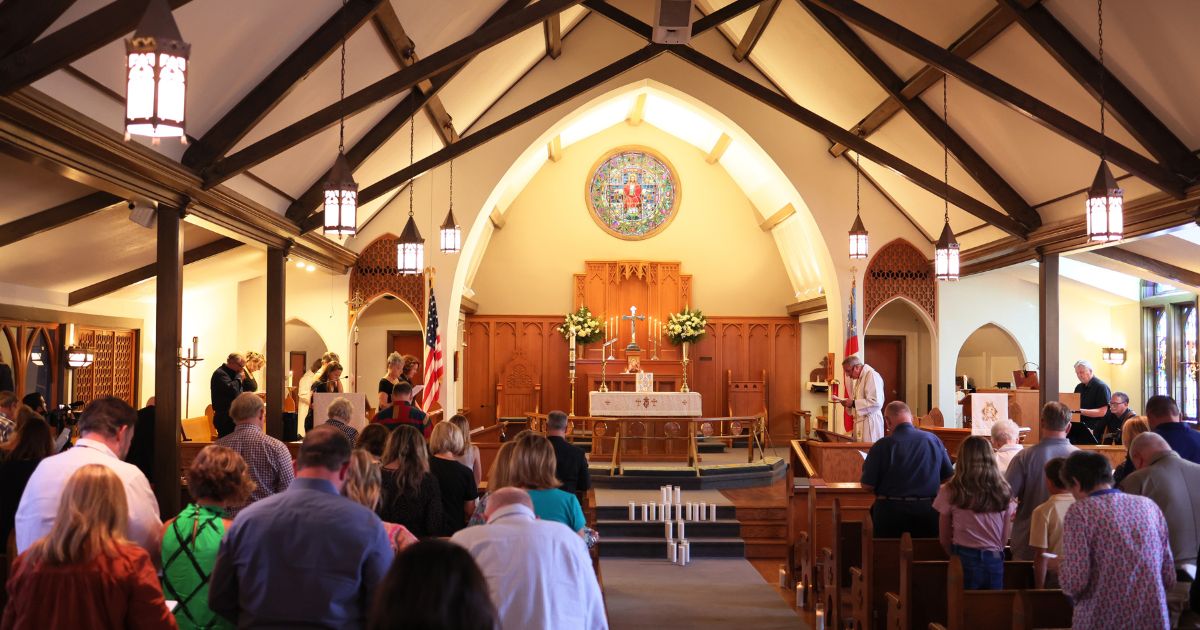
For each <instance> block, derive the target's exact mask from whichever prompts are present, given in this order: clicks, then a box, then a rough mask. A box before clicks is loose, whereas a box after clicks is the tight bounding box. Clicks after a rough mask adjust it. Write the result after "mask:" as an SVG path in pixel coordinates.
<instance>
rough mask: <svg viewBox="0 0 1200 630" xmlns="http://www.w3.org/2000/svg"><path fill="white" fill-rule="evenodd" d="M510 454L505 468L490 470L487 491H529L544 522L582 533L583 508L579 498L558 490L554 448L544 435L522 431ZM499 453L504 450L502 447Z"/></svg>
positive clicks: (584, 524) (584, 522) (536, 512)
mask: <svg viewBox="0 0 1200 630" xmlns="http://www.w3.org/2000/svg"><path fill="white" fill-rule="evenodd" d="M509 445H511V452H510V453H509V454H508V457H506V458H505V460H504V465H503V466H501V465H499V463H500V459H499V458H497V464H498V465H497V466H496V467H495V468H494V469H493V472H492V474H491V476H490V477H489V478H488V489H489V490H496V489H499V488H507V487H510V486H511V487H514V488H521V489H524V490H526V491H527V492H529V498H530V499H533V511H534V513H535V514H537V517H538V518H540V519H542V520H544V521H558V522H559V523H562V524H564V525H566V526H567V527H570V528H571V531H574V532H581V533H582V532H583V531H584V529H585V528H586V527H587V521H586V520H585V519H584V516H583V507H582V506H580V505H579V499H578V498H576V497H575V495H573V494H571V493H570V492H565V491H563V490H559V489H558V486H560V485H562V483H560V482H559V481H558V478H557V477H555V463H556V461H557V459H556V458H555V456H554V446H553V445H551V444H550V440H548V439H546V437H545V436H543V435H538V434H537V433H534V432H532V431H522V432H520V433H518V434H517V436H516V438H514V439H513V440H512V441H511V442H508V443H506V444H505V446H509ZM500 450H501V452H503V451H504V447H501V449H500Z"/></svg>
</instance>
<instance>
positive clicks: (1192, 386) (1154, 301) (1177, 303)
mask: <svg viewBox="0 0 1200 630" xmlns="http://www.w3.org/2000/svg"><path fill="white" fill-rule="evenodd" d="M1142 307H1143V308H1142V322H1143V326H1144V331H1145V332H1144V335H1145V336H1144V343H1143V345H1142V347H1143V348H1144V349H1145V351H1144V365H1145V366H1146V367H1145V394H1146V397H1150V396H1153V395H1157V394H1161V395H1166V396H1171V397H1172V398H1174V399H1175V400H1176V402H1178V403H1179V410H1180V412H1181V413H1182V415H1183V417H1184V419H1185V420H1191V421H1195V420H1196V419H1197V418H1200V382H1198V381H1197V378H1198V377H1200V365H1198V362H1197V342H1198V340H1200V316H1198V315H1197V306H1196V296H1195V295H1194V294H1191V293H1186V292H1183V291H1180V290H1178V289H1174V288H1171V287H1168V286H1166V285H1161V284H1155V283H1152V282H1146V283H1143V286H1142Z"/></svg>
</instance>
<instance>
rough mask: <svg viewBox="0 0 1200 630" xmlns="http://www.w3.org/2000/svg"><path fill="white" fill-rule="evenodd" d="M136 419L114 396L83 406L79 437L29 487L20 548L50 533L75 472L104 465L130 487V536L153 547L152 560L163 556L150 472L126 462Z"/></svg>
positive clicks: (20, 516) (20, 511) (21, 508)
mask: <svg viewBox="0 0 1200 630" xmlns="http://www.w3.org/2000/svg"><path fill="white" fill-rule="evenodd" d="M136 423H137V411H135V410H134V409H133V407H130V406H129V404H128V403H126V402H125V401H123V400H121V399H120V398H117V397H115V396H105V397H104V398H98V399H96V400H93V401H92V402H90V403H88V405H87V406H86V407H84V408H83V413H82V414H81V415H80V416H79V441H78V442H76V443H75V446H74V447H73V448H71V449H68V450H67V451H65V452H63V453H60V454H58V455H54V456H52V457H47V458H46V459H43V460H42V463H40V464H38V467H37V469H36V470H34V471H33V476H31V477H30V478H29V484H28V485H27V486H25V493H24V494H22V495H21V503H20V504H19V505H18V506H17V515H16V522H15V524H14V529H15V530H16V535H17V551H18V552H23V551H25V550H26V549H28V548H29V546H30V545H32V544H33V543H34V542H35V541H36V540H37V539H39V538H41V537H42V536H45V535H46V534H48V533H50V526H51V525H53V523H54V517H55V516H56V515H57V513H58V503H59V498H60V497H62V492H63V488H64V487H65V486H66V484H67V479H69V478H70V477H71V474H72V473H74V472H75V471H76V470H78V469H80V468H82V467H83V466H85V465H87V464H100V465H102V466H107V467H108V468H110V469H112V471H113V472H114V473H116V474H117V477H120V479H121V481H122V482H123V483H124V485H125V499H126V501H127V502H128V503H129V529H128V532H127V536H128V538H129V540H130V541H131V542H133V543H136V544H138V545H141V546H142V547H144V548H145V549H146V550H147V551H149V552H150V557H151V558H157V557H158V549H159V544H160V540H161V538H162V519H161V518H160V517H159V514H158V501H157V500H156V499H155V498H154V492H153V491H151V490H150V482H149V481H147V480H146V475H144V474H142V471H141V470H139V469H138V467H137V466H134V465H133V464H128V463H126V462H123V461H121V458H122V457H124V456H125V453H127V452H128V451H129V442H130V440H132V439H133V426H134V424H136Z"/></svg>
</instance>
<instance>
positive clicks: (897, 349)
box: [866, 335, 911, 405]
mask: <svg viewBox="0 0 1200 630" xmlns="http://www.w3.org/2000/svg"><path fill="white" fill-rule="evenodd" d="M905 341H906V340H905V338H904V337H900V336H893V335H867V341H866V362H867V365H870V366H871V367H873V368H875V371H876V372H878V373H879V376H880V377H882V378H883V391H884V392H885V399H884V401H883V402H884V404H885V405H886V404H887V403H889V402H891V401H893V400H901V401H904V402H909V401H908V400H905V398H906V397H907V394H906V392H907V391H908V390H907V388H906V387H905V371H904V364H905V362H904V359H905V356H904V355H905V347H904V344H905ZM910 405H911V403H910Z"/></svg>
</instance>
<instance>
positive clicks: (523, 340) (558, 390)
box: [463, 279, 801, 438]
mask: <svg viewBox="0 0 1200 630" xmlns="http://www.w3.org/2000/svg"><path fill="white" fill-rule="evenodd" d="M580 282H581V285H582V284H583V282H582V279H581V280H580ZM593 310H595V309H593ZM561 322H562V316H561V315H468V316H467V317H466V332H465V334H464V339H465V341H466V348H465V349H464V350H463V353H464V361H465V362H464V368H465V369H464V371H463V390H464V393H463V405H464V407H465V408H466V409H469V410H470V416H469V417H470V418H471V423H472V426H488V425H490V424H492V423H493V422H495V420H496V383H497V379H498V378H499V375H500V372H501V371H502V370H503V369H504V367H505V366H506V365H507V364H508V363H509V362H510V361H512V360H513V357H514V356H516V355H517V353H521V354H522V355H523V356H524V357H525V359H526V360H528V361H530V362H531V363H532V364H533V366H534V371H535V372H536V373H537V374H538V378H539V381H540V384H541V386H542V399H541V400H542V402H541V409H542V411H543V412H545V411H549V410H552V409H563V410H566V409H567V407H568V405H569V400H568V394H569V391H568V390H569V388H568V379H567V343H566V341H564V340H563V338H562V336H561V335H559V334H558V331H556V330H555V328H556V327H557V326H558V325H559V324H560V323H561ZM626 326H628V324H626ZM626 330H628V328H626ZM708 331H709V332H708V335H706V336H705V337H704V338H703V339H702V340H700V342H699V343H696V344H693V346H692V347H691V349H690V350H689V351H688V356H689V358H690V363H689V366H688V385H689V387H690V388H691V389H692V391H696V392H699V393H700V395H701V397H702V399H703V401H704V405H703V412H704V415H705V416H706V417H716V416H725V415H727V410H728V401H727V392H726V391H725V390H726V384H725V374H726V371H729V370H731V371H732V372H733V379H734V380H754V379H758V378H759V374H761V373H762V370H766V371H767V403H768V404H767V409H768V414H769V422H770V424H769V426H770V430H771V434H772V436H774V437H777V438H784V437H787V436H790V435H791V431H792V412H793V411H795V410H796V409H798V408H799V404H800V387H801V382H800V331H799V324H797V323H796V322H795V321H793V320H791V319H789V318H787V317H717V316H710V317H708ZM618 345H620V344H618ZM598 347H599V344H596V348H595V349H589V350H587V351H586V352H585V356H586V357H587V358H585V359H580V360H579V361H577V362H576V366H577V372H576V385H575V387H576V390H575V413H576V415H586V414H587V413H588V410H587V392H588V391H589V388H590V387H591V386H592V383H596V382H599V374H600V361H599V358H598V357H599V350H598ZM643 348H644V352H643V359H642V365H643V367H644V369H646V370H647V371H651V372H654V373H655V374H656V375H662V377H663V379H664V380H667V379H670V380H676V381H677V380H679V375H680V374H681V369H682V364H681V363H680V361H678V360H675V359H673V358H672V359H668V358H665V357H664V356H663V355H665V354H667V353H666V352H660V353H659V357H660V360H659V361H650V360H648V359H647V358H646V357H645V355H648V354H649V352H648V349H646V348H645V346H643ZM665 348H666V346H664V349H665ZM671 351H672V352H676V353H677V352H678V351H677V349H675V348H674V347H671ZM589 353H590V354H589ZM615 354H616V357H617V359H616V360H615V361H611V362H609V364H608V374H610V375H616V374H617V373H619V372H621V371H622V370H623V369H624V365H625V354H624V351H623V350H617V351H616V353H615ZM656 378H657V377H656Z"/></svg>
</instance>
